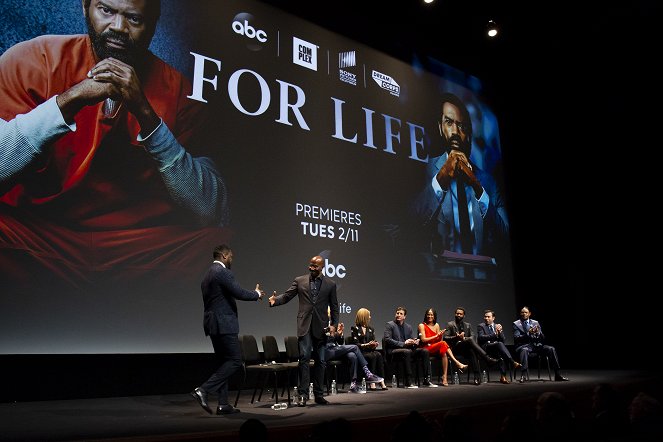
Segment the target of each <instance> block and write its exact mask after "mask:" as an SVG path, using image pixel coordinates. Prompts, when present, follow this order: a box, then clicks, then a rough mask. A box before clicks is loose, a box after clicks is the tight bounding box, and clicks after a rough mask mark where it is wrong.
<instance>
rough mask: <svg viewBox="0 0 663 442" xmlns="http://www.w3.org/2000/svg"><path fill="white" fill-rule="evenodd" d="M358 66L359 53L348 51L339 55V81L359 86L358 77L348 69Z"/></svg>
mask: <svg viewBox="0 0 663 442" xmlns="http://www.w3.org/2000/svg"><path fill="white" fill-rule="evenodd" d="M356 66H357V52H356V51H347V52H339V53H338V79H339V80H341V81H342V82H344V83H348V84H351V85H353V86H357V75H356V74H353V73H352V72H349V71H348V68H353V67H356Z"/></svg>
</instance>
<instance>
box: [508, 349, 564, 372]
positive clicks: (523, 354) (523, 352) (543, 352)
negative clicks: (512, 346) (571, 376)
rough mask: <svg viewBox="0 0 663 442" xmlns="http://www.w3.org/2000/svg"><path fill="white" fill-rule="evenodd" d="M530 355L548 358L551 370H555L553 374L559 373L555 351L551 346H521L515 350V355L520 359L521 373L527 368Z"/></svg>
mask: <svg viewBox="0 0 663 442" xmlns="http://www.w3.org/2000/svg"><path fill="white" fill-rule="evenodd" d="M530 353H537V354H538V355H539V356H548V359H549V360H550V365H551V366H552V368H553V370H555V374H557V373H559V359H557V350H555V347H553V346H552V345H531V344H525V345H521V346H520V347H518V348H516V354H517V355H518V358H519V359H520V363H521V364H522V365H523V366H522V371H523V372H525V371H526V370H527V368H528V367H529V363H528V360H529V354H530Z"/></svg>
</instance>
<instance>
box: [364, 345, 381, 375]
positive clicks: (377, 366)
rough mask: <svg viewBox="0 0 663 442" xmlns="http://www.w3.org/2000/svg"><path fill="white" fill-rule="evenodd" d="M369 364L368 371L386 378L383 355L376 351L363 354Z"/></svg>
mask: <svg viewBox="0 0 663 442" xmlns="http://www.w3.org/2000/svg"><path fill="white" fill-rule="evenodd" d="M362 353H363V354H364V358H366V361H367V362H368V369H369V370H370V371H371V373H373V374H376V375H378V376H380V377H384V359H382V353H380V352H379V351H376V350H372V351H365V352H362Z"/></svg>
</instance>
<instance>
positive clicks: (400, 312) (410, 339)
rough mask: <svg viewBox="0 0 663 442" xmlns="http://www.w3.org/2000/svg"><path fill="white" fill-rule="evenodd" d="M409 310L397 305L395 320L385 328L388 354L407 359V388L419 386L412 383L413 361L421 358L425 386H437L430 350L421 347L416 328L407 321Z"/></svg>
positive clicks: (385, 342)
mask: <svg viewBox="0 0 663 442" xmlns="http://www.w3.org/2000/svg"><path fill="white" fill-rule="evenodd" d="M406 317H407V310H406V309H405V307H396V313H395V314H394V320H393V321H389V322H387V326H386V327H385V329H384V344H385V347H386V348H385V350H386V351H387V356H391V357H392V358H393V357H401V358H403V359H404V360H405V364H404V365H405V381H404V383H405V388H417V385H415V384H412V361H413V360H415V361H417V360H421V363H422V364H423V366H424V382H423V383H424V386H426V387H437V385H435V384H433V383H432V382H431V381H430V355H429V354H428V350H426V349H425V348H422V347H419V338H417V336H416V334H415V332H414V329H413V328H412V326H411V325H410V324H408V323H407V322H405V318H406Z"/></svg>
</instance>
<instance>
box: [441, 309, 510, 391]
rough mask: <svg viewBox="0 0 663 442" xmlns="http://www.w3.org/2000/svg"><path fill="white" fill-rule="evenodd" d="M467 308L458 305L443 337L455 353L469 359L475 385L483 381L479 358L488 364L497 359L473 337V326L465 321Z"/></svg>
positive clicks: (495, 361) (493, 362)
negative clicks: (489, 354) (480, 373)
mask: <svg viewBox="0 0 663 442" xmlns="http://www.w3.org/2000/svg"><path fill="white" fill-rule="evenodd" d="M464 319H465V308H463V307H456V313H455V316H454V320H453V321H450V322H448V323H447V328H446V330H444V336H442V339H444V341H445V342H446V343H447V344H449V347H451V349H452V350H453V352H454V353H455V354H457V355H458V354H461V355H463V356H465V357H466V358H468V359H469V361H470V367H472V371H474V385H479V384H480V383H481V377H480V376H479V358H481V359H483V360H484V361H486V363H487V364H495V363H497V359H494V358H491V357H490V356H488V354H486V351H485V350H484V349H483V348H481V347H479V344H477V342H476V341H475V340H474V338H473V337H472V326H471V325H470V323H469V322H465V321H464Z"/></svg>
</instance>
